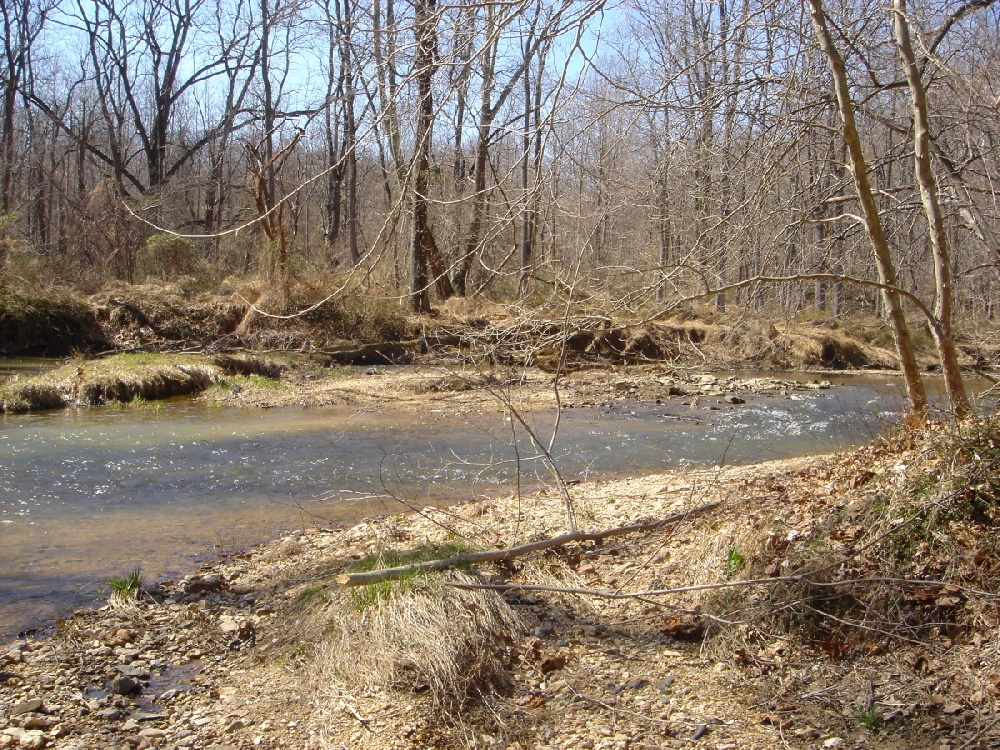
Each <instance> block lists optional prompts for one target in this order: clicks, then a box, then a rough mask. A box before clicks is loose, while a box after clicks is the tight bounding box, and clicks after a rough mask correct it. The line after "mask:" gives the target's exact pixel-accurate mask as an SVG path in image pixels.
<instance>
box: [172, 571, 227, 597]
mask: <svg viewBox="0 0 1000 750" xmlns="http://www.w3.org/2000/svg"><path fill="white" fill-rule="evenodd" d="M221 588H222V576H218V575H194V576H188V577H187V578H185V579H184V581H183V582H182V583H181V590H182V591H183V592H184V593H185V594H205V593H211V592H213V591H219V590H220V589H221Z"/></svg>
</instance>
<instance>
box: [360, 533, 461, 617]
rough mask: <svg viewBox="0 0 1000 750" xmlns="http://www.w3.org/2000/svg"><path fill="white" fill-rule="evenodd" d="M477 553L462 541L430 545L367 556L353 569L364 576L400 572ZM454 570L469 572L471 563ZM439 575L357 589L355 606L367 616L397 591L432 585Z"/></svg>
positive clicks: (420, 575) (423, 573) (411, 575)
mask: <svg viewBox="0 0 1000 750" xmlns="http://www.w3.org/2000/svg"><path fill="white" fill-rule="evenodd" d="M473 551H474V550H473V548H472V547H471V546H470V545H469V544H468V543H467V542H465V541H463V540H460V539H456V540H450V541H447V542H443V543H441V544H428V545H424V546H421V547H417V548H416V549H412V550H406V551H397V550H381V551H378V552H372V553H369V554H367V555H365V556H364V557H363V558H361V559H360V560H358V562H357V563H355V565H354V566H353V567H352V569H353V570H354V572H358V573H361V572H367V571H370V570H381V569H383V568H400V567H403V566H406V565H413V564H415V563H421V562H427V561H429V560H445V559H448V558H452V557H461V556H462V555H464V554H468V553H469V552H473ZM454 567H455V568H458V569H468V568H469V567H470V566H469V564H468V563H465V564H458V565H455V566H454ZM439 574H440V572H439V571H433V572H426V571H409V572H407V573H406V574H404V575H403V576H401V577H400V578H396V579H394V580H391V581H379V582H378V583H371V584H368V585H367V586H357V587H355V588H352V589H351V590H350V592H349V597H350V601H351V605H352V606H353V607H354V608H355V609H356V610H357V611H358V612H363V611H364V610H366V609H367V608H369V607H371V606H374V605H375V604H378V603H379V602H380V601H383V600H385V599H388V598H389V597H391V596H392V595H393V592H394V591H398V590H406V589H410V588H413V586H414V585H415V584H416V583H417V582H418V581H421V582H428V581H432V580H433V579H434V578H435V577H436V576H437V575H439Z"/></svg>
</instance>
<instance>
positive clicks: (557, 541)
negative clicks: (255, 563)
mask: <svg viewBox="0 0 1000 750" xmlns="http://www.w3.org/2000/svg"><path fill="white" fill-rule="evenodd" d="M721 504H722V503H721V502H714V503H707V504H706V505H699V506H698V507H696V508H691V509H689V510H686V511H684V512H682V513H676V514H674V515H672V516H668V517H667V518H661V519H660V520H658V521H650V522H648V523H639V524H634V525H632V526H620V527H618V528H616V529H608V530H606V531H594V532H589V531H573V532H570V533H568V534H560V535H559V536H554V537H550V538H548V539H541V540H539V541H537V542H529V543H528V544H522V545H520V546H519V547H511V548H509V549H497V550H487V551H486V552H470V553H468V554H466V555H456V556H455V557H448V558H444V559H441V560H427V561H425V562H420V563H413V564H412V565H401V566H399V567H397V568H384V569H382V570H371V571H367V572H364V573H343V574H341V575H339V576H337V583H339V584H340V585H341V586H367V585H369V584H372V583H381V582H382V581H393V580H396V579H398V578H402V577H403V576H406V575H410V574H411V573H429V572H431V571H435V570H447V569H448V568H456V567H459V566H462V565H473V564H476V563H490V562H503V561H505V560H511V559H513V558H515V557H523V556H524V555H529V554H531V553H532V552H541V551H543V550H547V549H552V548H553V547H562V546H564V545H567V544H572V543H573V542H599V541H601V540H603V539H608V538H609V537H614V536H624V535H626V534H636V533H640V532H643V531H655V530H657V529H662V528H663V527H664V526H667V525H669V524H673V523H679V522H681V521H684V520H687V519H688V518H690V517H691V516H694V515H696V514H699V513H704V512H705V511H708V510H712V509H713V508H717V507H718V506H720V505H721Z"/></svg>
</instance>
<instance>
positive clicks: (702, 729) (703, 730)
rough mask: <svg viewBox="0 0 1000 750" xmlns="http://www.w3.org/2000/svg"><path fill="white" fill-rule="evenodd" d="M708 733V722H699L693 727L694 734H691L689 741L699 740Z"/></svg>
mask: <svg viewBox="0 0 1000 750" xmlns="http://www.w3.org/2000/svg"><path fill="white" fill-rule="evenodd" d="M706 734H708V724H699V725H698V726H696V727H695V728H694V734H692V735H691V741H692V742H694V741H695V740H700V739H701V738H702V737H704V736H705V735H706Z"/></svg>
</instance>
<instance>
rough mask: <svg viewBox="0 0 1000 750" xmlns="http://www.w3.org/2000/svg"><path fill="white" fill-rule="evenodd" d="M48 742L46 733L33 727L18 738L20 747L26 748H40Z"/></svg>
mask: <svg viewBox="0 0 1000 750" xmlns="http://www.w3.org/2000/svg"><path fill="white" fill-rule="evenodd" d="M47 744H48V740H46V739H45V735H44V734H43V733H42V732H41V731H40V730H37V729H32V730H30V731H27V732H25V733H24V734H22V735H21V738H20V739H19V740H18V747H21V748H23V749H24V750H39V749H40V748H43V747H45V746H46V745H47Z"/></svg>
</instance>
